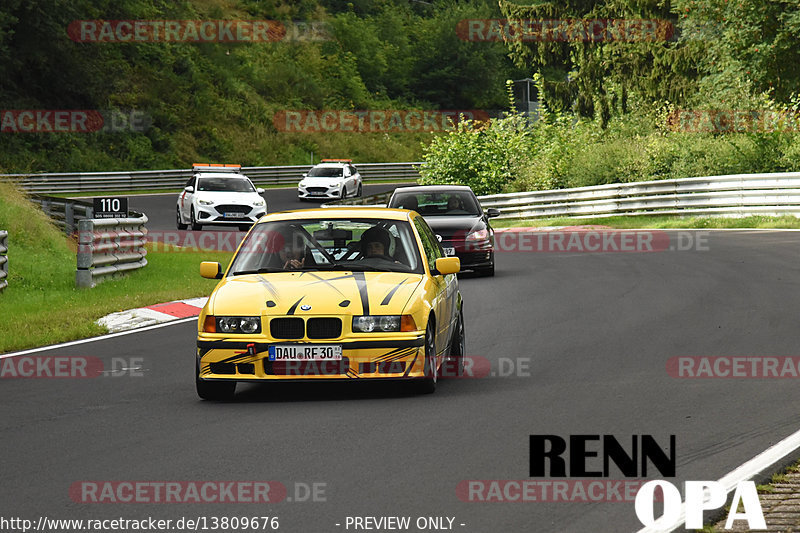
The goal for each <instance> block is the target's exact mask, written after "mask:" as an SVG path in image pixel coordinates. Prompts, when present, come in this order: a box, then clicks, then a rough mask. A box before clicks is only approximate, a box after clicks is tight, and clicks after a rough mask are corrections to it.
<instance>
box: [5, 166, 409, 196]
mask: <svg viewBox="0 0 800 533" xmlns="http://www.w3.org/2000/svg"><path fill="white" fill-rule="evenodd" d="M421 164H422V163H419V162H416V163H360V164H359V163H354V165H355V167H356V168H357V169H358V171H359V173H360V174H361V176H362V177H363V178H364V180H365V181H368V182H380V181H396V180H416V179H419V172H418V168H419V166H420V165H421ZM311 167H312V165H294V166H281V167H242V173H243V174H244V175H246V176H247V177H248V178H250V179H251V180H252V181H253V183H254V184H255V185H257V186H258V185H295V184H297V183H298V182H299V181H300V180H301V179H302V177H303V174H304V173H306V172H308V171H309V169H311ZM191 176H192V170H191V169H181V170H145V171H136V172H74V173H56V174H3V175H0V180H16V181H18V182H19V183H20V185H21V186H22V188H23V189H24V190H26V191H28V192H30V193H38V194H64V193H77V192H98V193H102V192H104V191H144V190H177V189H181V188H183V185H184V184H185V183H186V181H187V180H188V179H189V178H190V177H191Z"/></svg>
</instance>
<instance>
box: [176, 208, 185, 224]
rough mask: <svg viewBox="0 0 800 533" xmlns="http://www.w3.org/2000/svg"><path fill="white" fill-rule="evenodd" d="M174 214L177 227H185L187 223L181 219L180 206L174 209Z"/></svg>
mask: <svg viewBox="0 0 800 533" xmlns="http://www.w3.org/2000/svg"><path fill="white" fill-rule="evenodd" d="M175 214H176V219H177V226H178V229H186V228H187V227H188V225H186V224H184V223H183V220H181V208H180V207H178V208H177V209H175Z"/></svg>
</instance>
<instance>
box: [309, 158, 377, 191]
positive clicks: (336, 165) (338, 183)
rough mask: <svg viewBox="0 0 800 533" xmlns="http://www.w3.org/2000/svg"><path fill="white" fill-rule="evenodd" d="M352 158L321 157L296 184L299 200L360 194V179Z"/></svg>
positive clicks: (361, 185) (361, 184)
mask: <svg viewBox="0 0 800 533" xmlns="http://www.w3.org/2000/svg"><path fill="white" fill-rule="evenodd" d="M352 163H353V160H352V159H323V160H322V162H321V163H320V164H318V165H315V166H314V167H312V168H311V170H309V171H308V172H307V173H306V174H303V179H302V180H300V183H298V184H297V197H298V198H299V199H301V200H311V199H320V200H344V199H345V198H347V197H348V196H361V192H362V187H363V183H362V179H361V174H359V173H358V170H357V169H356V167H354V166H353V164H352Z"/></svg>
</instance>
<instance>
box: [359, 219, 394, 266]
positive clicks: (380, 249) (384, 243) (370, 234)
mask: <svg viewBox="0 0 800 533" xmlns="http://www.w3.org/2000/svg"><path fill="white" fill-rule="evenodd" d="M391 242H392V237H391V235H389V232H388V231H387V230H385V229H384V228H381V227H378V226H373V227H371V228H369V229H368V230H367V231H365V232H364V233H363V234H362V235H361V254H362V255H363V256H364V259H384V260H386V261H391V262H393V263H394V262H395V260H394V259H392V258H391V257H389V246H390V244H391Z"/></svg>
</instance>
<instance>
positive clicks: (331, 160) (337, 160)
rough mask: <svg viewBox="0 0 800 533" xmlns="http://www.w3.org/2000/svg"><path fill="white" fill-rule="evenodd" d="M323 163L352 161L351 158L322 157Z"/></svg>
mask: <svg viewBox="0 0 800 533" xmlns="http://www.w3.org/2000/svg"><path fill="white" fill-rule="evenodd" d="M322 162H323V163H352V162H353V160H352V159H323V160H322Z"/></svg>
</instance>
